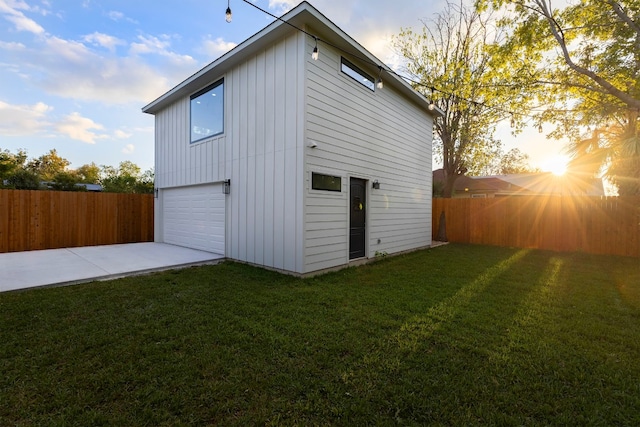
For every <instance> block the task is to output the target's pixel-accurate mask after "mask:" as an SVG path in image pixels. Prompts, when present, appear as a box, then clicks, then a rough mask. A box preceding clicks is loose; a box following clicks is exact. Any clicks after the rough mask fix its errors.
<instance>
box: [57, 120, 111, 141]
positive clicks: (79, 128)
mask: <svg viewBox="0 0 640 427" xmlns="http://www.w3.org/2000/svg"><path fill="white" fill-rule="evenodd" d="M55 127H56V130H57V131H58V132H60V133H62V134H64V135H67V136H68V137H70V138H72V139H76V140H78V141H82V142H86V143H87V144H95V143H96V139H103V138H107V136H106V135H104V134H98V133H96V132H94V131H93V130H96V131H100V130H103V129H104V126H102V125H101V124H99V123H96V122H94V121H93V120H91V119H89V118H87V117H82V116H81V115H80V113H71V114H69V115H68V116H66V117H65V118H64V119H63V120H62V121H60V122H59V123H57V124H56V126H55Z"/></svg>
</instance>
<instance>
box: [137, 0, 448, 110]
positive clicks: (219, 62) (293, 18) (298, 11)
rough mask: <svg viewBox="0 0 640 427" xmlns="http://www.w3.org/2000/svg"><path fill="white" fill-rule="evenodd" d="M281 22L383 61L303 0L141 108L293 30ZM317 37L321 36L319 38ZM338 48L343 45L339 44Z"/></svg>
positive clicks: (394, 79) (207, 78)
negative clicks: (312, 30) (308, 27)
mask: <svg viewBox="0 0 640 427" xmlns="http://www.w3.org/2000/svg"><path fill="white" fill-rule="evenodd" d="M283 21H287V22H288V23H290V24H292V25H294V26H296V27H303V26H310V27H312V28H313V29H314V30H317V31H319V33H325V34H327V38H328V39H329V40H327V41H329V42H330V43H332V44H336V45H338V46H339V45H343V46H345V47H346V48H348V49H349V50H350V49H354V50H355V51H356V52H354V54H355V55H358V56H361V57H362V58H363V59H366V60H368V61H370V62H372V63H374V64H380V65H382V64H383V62H382V61H380V60H379V59H378V58H376V57H375V56H374V55H373V54H371V53H370V52H369V51H367V50H366V49H365V48H364V47H363V46H361V45H360V44H359V43H358V42H357V41H355V40H354V39H353V38H351V36H349V35H348V34H347V33H345V32H344V31H342V30H341V29H340V28H339V27H338V26H337V25H335V24H334V23H333V22H331V21H330V20H329V19H328V18H327V17H325V16H324V15H323V14H322V13H320V12H319V11H318V10H317V9H315V8H314V7H313V6H311V5H310V4H309V3H307V2H306V1H303V2H302V3H300V4H299V5H298V6H296V7H295V8H294V9H292V10H291V11H289V12H288V13H286V14H285V15H283V16H282V17H281V18H280V19H277V20H275V21H273V22H272V23H271V24H269V25H267V26H266V27H265V28H263V29H262V30H260V31H259V32H257V33H256V34H254V35H253V36H251V37H249V38H248V39H247V40H245V41H244V42H242V43H240V44H239V45H238V46H236V47H235V48H233V49H231V50H230V51H228V52H227V53H225V54H224V55H222V56H220V57H219V58H218V59H216V60H214V61H213V62H211V63H210V64H209V65H207V66H205V67H204V68H202V69H201V70H199V71H198V72H196V73H195V74H193V75H191V76H190V77H188V78H187V79H185V80H184V81H182V82H181V83H180V84H178V85H177V86H175V87H174V88H173V89H171V90H169V91H168V92H166V93H164V94H163V95H161V96H160V97H158V98H157V99H156V100H154V101H152V102H151V103H149V104H147V105H146V106H144V107H143V108H142V111H143V112H144V113H148V114H156V113H158V112H159V111H160V110H162V109H163V108H165V107H166V106H167V105H169V104H171V103H172V102H175V101H176V100H178V99H180V98H182V97H185V96H188V95H190V94H192V93H194V92H196V91H198V90H199V89H201V88H203V87H205V86H206V85H208V84H210V83H211V82H212V81H213V80H215V79H218V78H221V77H223V76H224V74H225V73H226V72H228V71H229V70H231V69H232V68H233V67H234V66H236V65H237V64H239V63H241V62H242V61H244V60H245V59H246V58H247V57H249V56H250V55H252V54H254V53H257V52H259V51H260V50H262V49H264V47H265V46H269V45H270V44H272V43H273V42H275V41H276V40H277V39H279V38H281V37H282V36H283V35H284V34H286V33H287V32H290V31H292V30H293V29H292V27H291V26H290V25H289V24H288V23H287V22H283ZM319 38H320V39H322V37H319ZM339 47H340V48H342V46H339ZM384 80H385V86H386V85H390V86H392V87H394V88H395V89H397V90H398V91H399V92H400V93H402V94H403V95H405V96H406V97H408V98H409V99H411V100H412V101H413V102H415V103H416V104H418V105H419V106H420V107H422V108H424V109H425V110H426V111H427V112H428V113H429V114H431V115H432V116H434V117H437V116H443V115H444V112H443V111H442V110H441V109H439V108H437V107H436V108H434V109H429V101H428V100H427V98H426V97H425V96H423V95H422V94H421V93H419V92H418V91H416V90H415V89H413V88H412V87H411V85H409V83H407V82H406V81H405V80H403V79H402V78H400V77H399V76H398V75H396V74H395V73H385V79H384Z"/></svg>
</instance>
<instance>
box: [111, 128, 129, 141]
mask: <svg viewBox="0 0 640 427" xmlns="http://www.w3.org/2000/svg"><path fill="white" fill-rule="evenodd" d="M131 135H133V134H132V133H127V132H125V131H123V130H120V129H116V131H115V132H113V136H114V137H115V138H117V139H127V138H131Z"/></svg>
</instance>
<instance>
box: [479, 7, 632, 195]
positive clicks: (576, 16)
mask: <svg viewBox="0 0 640 427" xmlns="http://www.w3.org/2000/svg"><path fill="white" fill-rule="evenodd" d="M476 5H477V7H478V9H479V10H484V9H485V8H487V7H493V8H502V9H503V10H504V8H505V7H508V10H509V12H508V13H506V14H505V18H504V19H503V21H502V24H503V25H504V28H508V29H509V31H510V32H511V36H510V38H509V40H508V41H507V42H506V43H504V44H502V46H501V50H502V52H503V55H504V56H509V57H511V58H514V59H515V60H521V59H522V58H527V59H528V61H529V62H527V67H526V69H525V70H524V72H523V75H524V74H526V76H527V78H528V79H530V81H535V82H536V83H538V84H539V86H537V97H538V102H539V103H540V104H542V105H545V106H546V108H544V111H542V112H540V113H539V114H538V120H539V121H548V122H551V123H555V124H556V129H555V131H554V132H553V133H552V134H551V135H552V136H566V137H569V138H570V139H571V141H572V144H571V146H570V152H571V153H572V154H573V161H572V162H571V163H570V164H569V170H570V171H572V172H573V173H585V174H590V175H593V174H598V173H600V172H601V171H603V170H606V169H607V168H608V175H609V176H610V178H612V179H613V181H614V182H616V183H617V184H618V187H619V192H620V194H636V195H640V168H634V167H633V166H632V165H637V164H638V163H639V162H640V137H639V135H640V132H639V127H640V123H639V121H638V112H639V111H640V3H639V2H638V1H637V0H618V1H615V0H582V1H580V2H575V3H571V4H569V5H568V6H567V7H565V8H563V9H554V8H553V7H552V4H551V2H550V1H549V0H478V1H477V3H476ZM531 60H533V62H531ZM535 63H537V65H535V66H534V65H533V64H535ZM589 128H591V129H595V130H592V131H591V130H589ZM585 129H587V131H586V135H585Z"/></svg>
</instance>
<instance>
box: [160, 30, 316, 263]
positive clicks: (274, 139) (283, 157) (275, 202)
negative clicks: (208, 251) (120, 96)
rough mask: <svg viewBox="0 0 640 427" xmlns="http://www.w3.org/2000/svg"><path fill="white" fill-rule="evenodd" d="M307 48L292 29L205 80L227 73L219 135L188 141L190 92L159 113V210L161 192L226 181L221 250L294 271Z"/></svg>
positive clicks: (299, 239) (299, 245) (298, 253)
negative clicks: (226, 189) (228, 184)
mask: <svg viewBox="0 0 640 427" xmlns="http://www.w3.org/2000/svg"><path fill="white" fill-rule="evenodd" d="M304 49H305V37H304V35H301V34H299V33H298V32H293V33H291V34H290V35H289V36H287V37H285V38H282V39H280V40H279V41H277V42H275V43H273V44H272V45H270V46H269V47H268V48H265V49H264V50H262V51H260V52H259V53H257V54H255V55H253V56H252V57H250V58H247V60H246V61H243V62H242V63H240V64H239V65H238V66H236V67H234V68H232V69H231V70H229V71H228V72H226V73H225V75H224V76H216V77H215V79H213V80H211V81H209V82H207V84H205V85H203V87H205V86H207V85H208V84H211V83H214V82H215V81H217V80H218V79H219V78H224V85H225V87H224V90H225V94H224V96H225V116H224V133H223V134H221V135H218V136H215V137H212V138H210V139H207V140H204V141H202V142H199V143H196V144H190V143H189V104H190V100H189V97H185V98H183V99H182V100H180V101H178V102H176V103H174V104H172V105H171V106H169V107H168V108H165V109H164V110H162V111H161V112H160V113H158V114H157V115H156V186H157V187H158V188H160V197H159V198H160V202H159V203H158V206H159V209H158V211H157V212H158V213H157V215H160V216H162V215H163V212H166V207H164V206H163V205H165V204H166V203H165V202H166V198H165V197H164V196H163V193H167V192H168V191H173V190H171V189H175V191H191V190H192V187H194V186H199V185H203V184H209V183H216V182H220V181H223V180H226V179H230V180H231V191H230V194H229V195H226V197H225V229H226V232H225V251H224V253H225V255H226V256H227V257H229V258H232V259H236V260H240V261H246V262H250V263H253V264H257V265H263V266H266V267H271V268H275V269H280V270H286V271H292V272H299V273H302V272H303V222H302V221H303V215H302V212H303V198H304V195H303V191H304V184H303V181H304V167H303V156H304V143H303V141H304V123H303V120H304V107H303V103H304V98H303V96H304V82H303V79H304V65H303V64H304V61H303V60H302V59H301V58H300V55H302V54H303V53H304ZM176 187H181V188H182V190H180V188H176ZM194 194H195V193H194ZM157 219H158V216H156V220H157ZM157 223H158V222H157ZM161 223H163V222H162V221H161ZM157 230H159V231H157V232H156V240H158V239H159V238H162V236H165V235H166V232H165V231H164V230H162V226H161V227H157ZM159 235H160V237H159Z"/></svg>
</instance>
